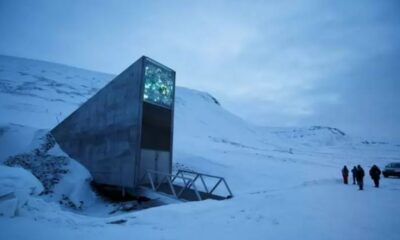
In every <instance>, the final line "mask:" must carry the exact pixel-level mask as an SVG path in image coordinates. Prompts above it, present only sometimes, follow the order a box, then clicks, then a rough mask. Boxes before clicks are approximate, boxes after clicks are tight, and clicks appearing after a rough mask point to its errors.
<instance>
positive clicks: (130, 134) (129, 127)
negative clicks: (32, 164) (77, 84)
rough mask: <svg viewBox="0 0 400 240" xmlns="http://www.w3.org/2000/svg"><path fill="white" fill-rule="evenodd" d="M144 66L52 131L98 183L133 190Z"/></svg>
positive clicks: (138, 64)
mask: <svg viewBox="0 0 400 240" xmlns="http://www.w3.org/2000/svg"><path fill="white" fill-rule="evenodd" d="M142 64H143V61H142V60H138V61H137V62H135V63H134V64H133V65H131V66H130V67H129V68H128V69H126V70H125V71H124V72H122V73H121V74H120V75H118V76H117V77H116V78H115V79H114V80H112V81H111V82H110V83H109V84H108V85H106V86H105V87H104V88H103V89H101V90H100V91H99V92H98V93H97V94H96V95H94V96H93V97H92V98H90V99H89V100H88V101H87V102H85V103H84V104H83V105H82V106H81V107H80V108H79V109H78V110H76V111H75V112H73V113H72V114H71V115H70V116H69V117H67V118H66V119H65V120H64V121H63V122H61V123H60V124H59V125H58V126H56V127H55V128H54V129H53V130H52V131H51V133H52V135H53V136H54V137H55V139H56V141H57V142H58V144H59V145H60V147H61V148H62V149H63V150H64V151H65V152H66V153H68V154H69V155H70V156H71V157H72V158H74V159H76V160H78V161H79V162H81V163H82V164H83V165H84V166H85V167H86V168H88V169H89V171H90V172H91V174H92V176H93V177H94V180H95V181H96V182H98V183H103V184H109V185H116V186H122V187H134V184H135V164H136V162H137V160H138V154H137V149H138V148H139V145H140V143H139V139H140V115H141V112H140V111H141V106H140V105H141V88H142V86H141V84H142V82H141V80H140V79H141V78H142V76H141V74H142Z"/></svg>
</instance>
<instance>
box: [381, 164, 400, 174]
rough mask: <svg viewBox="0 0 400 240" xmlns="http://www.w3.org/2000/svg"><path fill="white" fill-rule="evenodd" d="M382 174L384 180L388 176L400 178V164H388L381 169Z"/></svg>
mask: <svg viewBox="0 0 400 240" xmlns="http://www.w3.org/2000/svg"><path fill="white" fill-rule="evenodd" d="M382 174H383V176H384V177H385V178H386V177H389V176H397V177H400V163H389V164H388V165H386V166H385V169H383V171H382Z"/></svg>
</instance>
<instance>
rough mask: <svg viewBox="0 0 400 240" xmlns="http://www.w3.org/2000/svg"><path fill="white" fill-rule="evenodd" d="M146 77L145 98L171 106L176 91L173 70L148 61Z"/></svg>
mask: <svg viewBox="0 0 400 240" xmlns="http://www.w3.org/2000/svg"><path fill="white" fill-rule="evenodd" d="M144 77H145V81H144V94H143V99H144V100H145V101H149V102H153V103H156V104H160V105H163V106H166V107H170V106H171V104H172V97H173V96H172V95H173V92H174V82H173V73H172V71H170V70H168V69H165V68H161V67H159V66H156V65H154V64H152V63H146V66H145V74H144Z"/></svg>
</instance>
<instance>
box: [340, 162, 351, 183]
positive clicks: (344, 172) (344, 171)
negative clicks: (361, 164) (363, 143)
mask: <svg viewBox="0 0 400 240" xmlns="http://www.w3.org/2000/svg"><path fill="white" fill-rule="evenodd" d="M342 176H343V182H344V184H348V183H349V180H348V179H349V169H347V166H346V165H344V167H343V168H342Z"/></svg>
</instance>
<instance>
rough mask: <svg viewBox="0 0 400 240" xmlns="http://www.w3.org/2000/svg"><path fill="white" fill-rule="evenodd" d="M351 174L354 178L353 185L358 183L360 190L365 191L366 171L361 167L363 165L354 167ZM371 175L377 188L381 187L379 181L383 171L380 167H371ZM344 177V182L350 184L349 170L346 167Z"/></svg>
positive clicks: (343, 171) (343, 170)
mask: <svg viewBox="0 0 400 240" xmlns="http://www.w3.org/2000/svg"><path fill="white" fill-rule="evenodd" d="M351 174H352V176H353V184H354V185H355V184H356V183H357V185H358V187H359V190H363V189H364V175H365V173H364V169H363V168H362V167H361V165H358V166H354V167H353V169H351ZM369 175H370V176H371V178H372V180H373V181H374V184H375V187H377V188H378V187H379V179H380V176H381V170H380V169H379V167H378V166H376V165H375V164H374V165H373V166H372V167H371V169H370V170H369ZM342 176H343V182H344V184H349V180H348V179H349V169H348V168H347V166H346V165H345V166H344V167H343V168H342Z"/></svg>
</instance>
